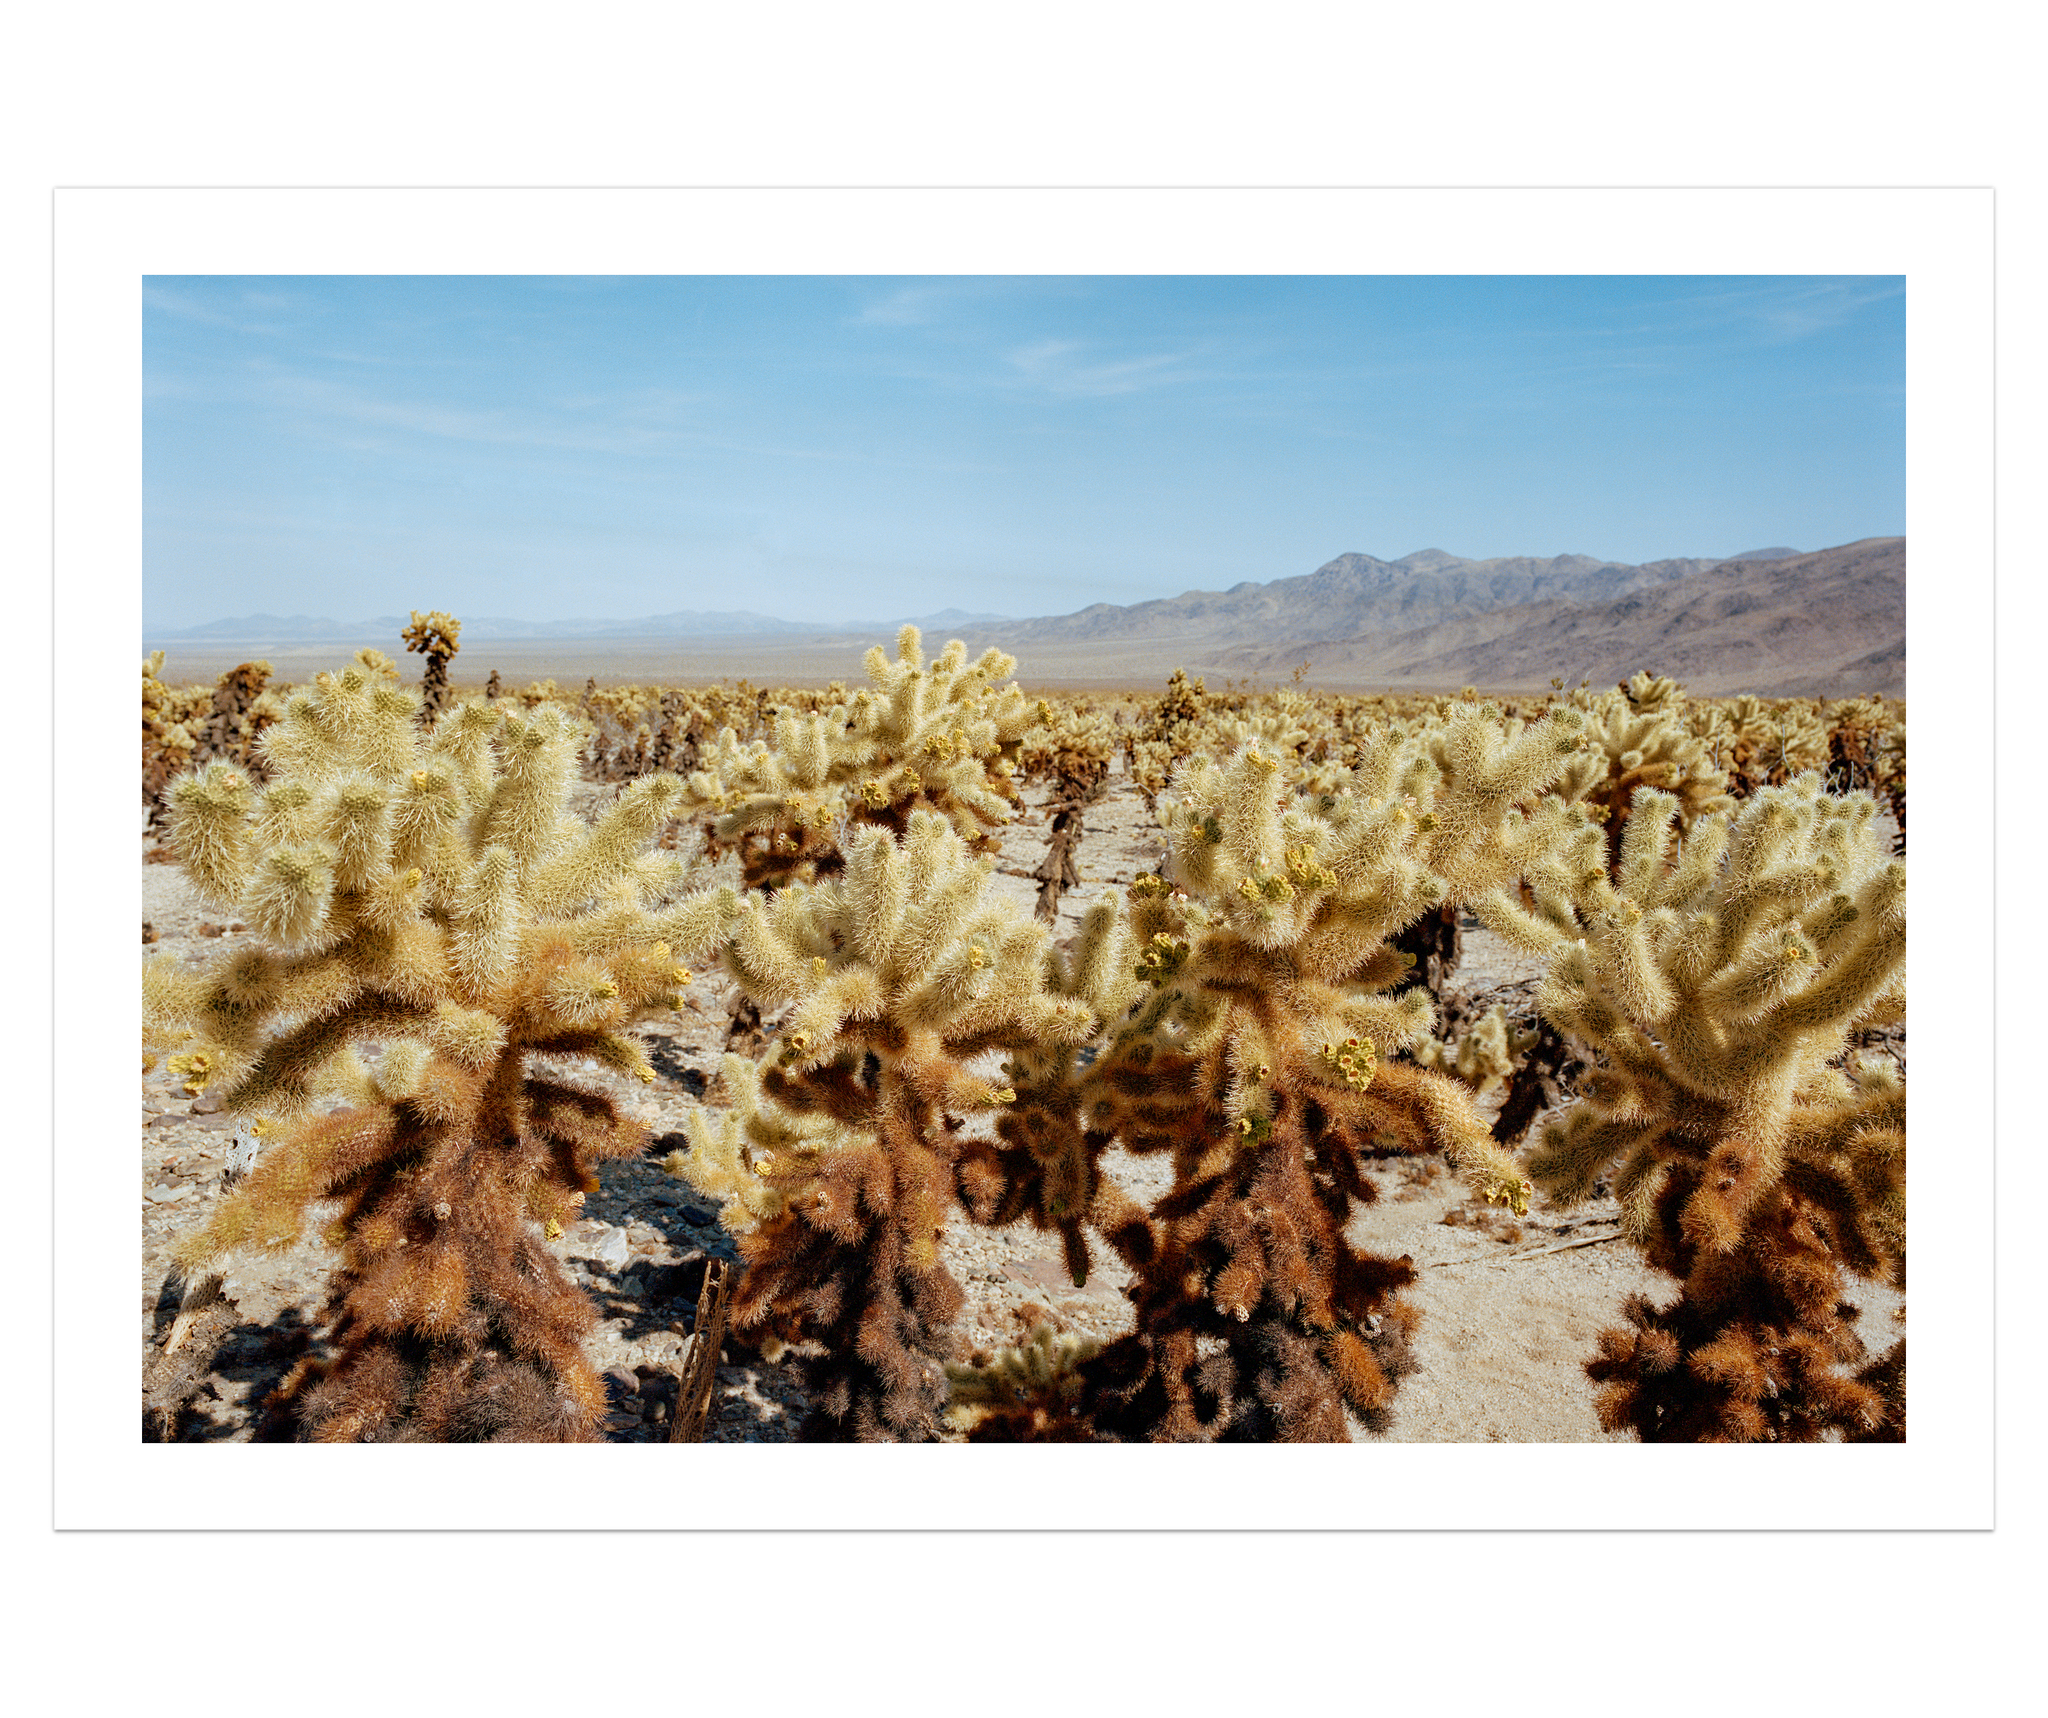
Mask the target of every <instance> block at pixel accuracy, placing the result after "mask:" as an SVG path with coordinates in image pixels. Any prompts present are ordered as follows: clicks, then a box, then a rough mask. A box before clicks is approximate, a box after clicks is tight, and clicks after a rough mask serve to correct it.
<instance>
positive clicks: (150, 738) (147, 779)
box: [142, 650, 197, 828]
mask: <svg viewBox="0 0 2048 1718" xmlns="http://www.w3.org/2000/svg"><path fill="white" fill-rule="evenodd" d="M163 666H164V653H163V652H162V651H161V650H153V651H151V652H150V653H149V656H148V658H147V659H146V660H145V661H144V662H143V664H142V803H143V804H144V805H146V806H148V807H149V823H150V827H151V828H155V827H157V826H158V825H159V824H160V823H161V822H162V820H163V814H164V805H163V791H164V788H165V787H166V786H167V785H168V784H169V783H170V780H171V778H172V777H173V776H175V775H178V774H179V773H181V772H182V771H184V770H185V769H187V768H189V767H190V765H191V762H192V754H193V751H194V749H195V746H196V744H197V742H196V741H195V740H194V739H193V737H192V731H191V725H190V724H191V723H192V722H194V721H196V720H197V717H196V713H195V712H194V711H193V710H192V709H191V703H192V700H191V698H190V697H189V695H188V696H185V697H182V698H181V697H180V695H179V694H178V693H177V692H176V691H174V690H173V689H172V688H171V687H169V686H167V685H165V684H164V682H163V681H162V680H160V679H158V678H157V676H158V675H159V674H161V673H162V672H163Z"/></svg>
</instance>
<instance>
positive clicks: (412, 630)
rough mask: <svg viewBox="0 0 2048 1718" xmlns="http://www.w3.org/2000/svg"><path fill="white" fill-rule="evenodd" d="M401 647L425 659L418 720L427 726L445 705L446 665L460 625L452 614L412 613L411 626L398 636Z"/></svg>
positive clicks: (454, 647)
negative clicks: (425, 669) (402, 640)
mask: <svg viewBox="0 0 2048 1718" xmlns="http://www.w3.org/2000/svg"><path fill="white" fill-rule="evenodd" d="M400 636H402V637H403V638H404V640H405V648H406V649H407V650H409V651H411V650H417V651H419V652H421V654H423V655H424V656H425V657H426V659H427V671H426V674H425V675H424V677H423V678H422V679H421V681H420V720H421V721H422V722H425V723H427V724H429V725H431V724H432V723H433V722H434V721H435V720H436V718H438V717H439V716H440V714H441V706H442V705H444V704H446V703H447V702H448V663H449V661H450V659H451V658H452V657H453V656H454V655H455V653H456V651H457V650H459V649H460V648H461V646H460V645H459V644H458V643H457V642H456V640H457V639H458V638H460V637H461V636H462V622H461V621H459V620H457V619H456V618H455V617H454V616H453V615H452V614H444V613H443V612H442V611H441V610H440V609H431V610H429V611H428V612H427V613H426V614H421V613H420V611H419V610H418V609H414V610H413V611H412V625H410V626H409V627H407V628H406V629H405V631H404V632H403V633H402V634H401V635H400Z"/></svg>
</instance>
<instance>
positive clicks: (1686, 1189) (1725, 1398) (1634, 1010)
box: [1527, 775, 1906, 1442]
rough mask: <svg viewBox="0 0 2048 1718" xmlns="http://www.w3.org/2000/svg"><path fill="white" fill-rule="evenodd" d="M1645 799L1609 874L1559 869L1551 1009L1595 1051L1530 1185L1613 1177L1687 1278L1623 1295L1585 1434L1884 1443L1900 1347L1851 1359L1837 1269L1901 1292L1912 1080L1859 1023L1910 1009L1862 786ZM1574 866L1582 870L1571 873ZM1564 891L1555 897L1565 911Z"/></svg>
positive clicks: (1898, 1394) (1898, 1402)
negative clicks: (1865, 1364) (1594, 1417)
mask: <svg viewBox="0 0 2048 1718" xmlns="http://www.w3.org/2000/svg"><path fill="white" fill-rule="evenodd" d="M1677 812H1678V805H1677V801H1676V800H1675V798H1674V797H1673V796H1671V795H1669V794H1665V793H1662V792H1659V791H1658V790H1655V789H1651V790H1645V791H1644V792H1643V793H1641V794H1639V795H1638V798H1637V808H1636V813H1635V815H1634V816H1633V817H1632V818H1631V819H1630V823H1629V828H1628V833H1627V837H1626V840H1625V841H1624V843H1623V847H1622V853H1621V865H1620V874H1619V876H1618V878H1616V879H1615V880H1614V881H1613V882H1610V881H1609V879H1608V877H1607V875H1606V870H1605V867H1604V866H1603V865H1600V864H1598V863H1597V861H1595V862H1592V863H1589V862H1588V861H1587V859H1586V858H1585V857H1583V856H1582V857H1581V858H1579V859H1578V860H1577V861H1576V862H1573V861H1571V860H1565V861H1562V862H1559V863H1557V864H1556V866H1555V867H1554V873H1555V874H1554V875H1553V876H1552V878H1551V887H1550V888H1549V889H1548V891H1547V893H1546V899H1547V902H1548V904H1549V906H1550V907H1551V908H1552V909H1553V912H1552V916H1551V917H1550V919H1549V920H1548V921H1547V922H1539V921H1538V920H1537V919H1534V918H1532V919H1530V920H1529V921H1528V924H1527V931H1528V940H1529V941H1530V942H1531V943H1532V944H1542V943H1548V944H1549V945H1550V946H1551V947H1552V949H1553V950H1554V953H1553V958H1552V966H1551V971H1550V975H1549V978H1548V980H1547V982H1546V984H1545V988H1544V991H1543V997H1542V1004H1543V1011H1544V1013H1545V1015H1546V1016H1547V1017H1548V1018H1549V1019H1550V1020H1551V1021H1552V1022H1554V1023H1555V1024H1556V1025H1557V1026H1558V1027H1559V1029H1560V1030H1562V1031H1564V1032H1565V1033H1567V1034H1569V1035H1570V1036H1572V1037H1573V1038H1574V1039H1576V1040H1577V1041H1578V1042H1580V1043H1582V1044H1584V1045H1586V1046H1587V1047H1588V1055H1589V1059H1590V1060H1591V1061H1592V1063H1593V1065H1594V1072H1593V1073H1592V1074H1591V1075H1590V1076H1589V1078H1588V1079H1587V1080H1586V1082H1585V1084H1584V1086H1583V1089H1582V1091H1581V1093H1580V1097H1579V1101H1578V1102H1577V1103H1576V1104H1575V1105H1574V1106H1573V1107H1572V1108H1571V1109H1569V1110H1568V1111H1567V1112H1566V1113H1565V1115H1564V1116H1563V1117H1562V1118H1561V1119H1559V1120H1558V1121H1556V1122H1553V1123H1552V1124H1550V1125H1549V1126H1547V1127H1546V1128H1545V1129H1544V1130H1543V1135H1542V1139H1541V1142H1540V1144H1538V1145H1537V1146H1536V1147H1535V1148H1534V1149H1533V1150H1532V1151H1531V1153H1530V1154H1529V1157H1528V1159H1527V1162H1528V1168H1529V1173H1530V1175H1531V1177H1532V1178H1533V1179H1534V1180H1535V1181H1536V1183H1537V1185H1538V1186H1540V1187H1541V1188H1542V1189H1543V1190H1544V1192H1545V1193H1546V1194H1547V1195H1548V1196H1549V1197H1550V1198H1551V1199H1553V1200H1554V1201H1556V1202H1558V1203H1560V1204H1570V1203H1572V1202H1574V1201H1577V1200H1579V1199H1582V1198H1584V1197H1585V1196H1586V1194H1587V1193H1589V1192H1590V1191H1591V1190H1592V1189H1593V1188H1594V1186H1595V1185H1596V1184H1597V1183H1598V1182H1600V1181H1601V1179H1602V1178H1606V1179H1608V1180H1610V1181H1611V1184H1612V1187H1613V1190H1614V1193H1615V1195H1616V1197H1617V1198H1618V1199H1619V1200H1620V1201H1621V1205H1622V1211H1623V1218H1624V1224H1625V1228H1626V1232H1627V1233H1628V1234H1629V1235H1630V1236H1631V1237H1632V1238H1633V1239H1634V1240H1635V1241H1636V1242H1637V1244H1638V1245H1639V1246H1640V1247H1641V1248H1642V1250H1643V1252H1644V1255H1645V1256H1646V1257H1647V1258H1648V1259H1649V1261H1650V1262H1651V1263H1652V1264H1653V1265H1655V1266H1657V1267H1658V1268H1659V1269H1661V1270H1663V1271H1667V1272H1669V1273H1670V1274H1671V1275H1672V1276H1673V1277H1675V1278H1677V1279H1678V1280H1679V1281H1680V1283H1681V1284H1682V1285H1683V1292H1682V1293H1681V1294H1680V1296H1679V1298H1678V1300H1677V1301H1676V1302H1675V1304H1673V1305H1672V1306H1671V1307H1669V1308H1668V1309H1661V1310H1660V1309H1659V1308H1658V1307H1656V1306H1655V1305H1654V1304H1652V1303H1651V1302H1650V1301H1649V1300H1647V1299H1643V1298H1637V1299H1635V1300H1632V1301H1631V1302H1630V1303H1629V1304H1628V1305H1627V1307H1626V1308H1625V1309H1624V1311H1625V1315H1626V1321H1627V1322H1626V1324H1625V1325H1624V1326H1618V1327H1616V1328H1614V1329H1611V1330H1609V1331H1607V1332H1605V1333H1604V1334H1603V1335H1602V1337H1601V1339H1600V1353H1599V1356H1598V1357H1597V1358H1596V1359H1595V1360H1594V1361H1593V1362H1591V1363H1590V1365H1589V1367H1588V1371H1589V1372H1590V1373H1591V1374H1592V1376H1593V1378H1594V1379H1595V1380H1596V1381H1597V1382H1599V1383H1600V1384H1601V1386H1602V1388H1601V1391H1600V1394H1599V1398H1598V1405H1599V1412H1600V1418H1601V1423H1602V1424H1603V1425H1605V1426H1606V1427H1607V1428H1608V1429H1610V1430H1619V1429H1624V1428H1626V1429H1630V1430H1633V1431H1634V1432H1635V1433H1636V1434H1637V1436H1639V1437H1641V1438H1643V1439H1645V1440H1648V1441H1676V1440H1708V1441H1737V1442H1754V1441H1759V1440H1788V1441H1810V1440H1813V1439H1816V1438H1820V1437H1823V1436H1826V1435H1829V1434H1840V1435H1845V1436H1848V1437H1852V1438H1868V1437H1877V1436H1886V1435H1902V1433H1903V1423H1902V1419H1901V1417H1900V1416H1901V1415H1902V1414H1903V1406H1902V1404H1903V1382H1904V1348H1903V1344H1900V1345H1899V1346H1898V1347H1897V1349H1896V1350H1895V1352H1894V1353H1892V1354H1890V1355H1888V1356H1886V1357H1885V1358H1884V1359H1883V1360H1881V1361H1880V1362H1878V1363H1877V1365H1876V1367H1875V1368H1866V1369H1865V1370H1864V1371H1863V1372H1861V1373H1853V1372H1851V1371H1850V1370H1849V1368H1851V1367H1853V1366H1854V1365H1855V1364H1856V1363H1857V1362H1858V1361H1859V1360H1861V1359H1863V1358H1864V1354H1863V1345H1862V1343H1861V1341H1860V1339H1859V1338H1858V1337H1857V1335H1856V1333H1855V1331H1854V1329H1853V1328H1852V1323H1851V1320H1852V1318H1853V1316H1854V1314H1855V1310H1856V1309H1855V1308H1854V1307H1853V1306H1850V1305H1849V1304H1848V1303H1847V1302H1846V1301H1845V1300H1844V1299H1843V1295H1844V1291H1845V1288H1846V1286H1847V1283H1848V1281H1849V1279H1851V1278H1859V1277H1860V1278H1866V1279H1877V1280H1885V1281H1889V1282H1892V1283H1894V1284H1895V1285H1896V1286H1898V1287H1900V1288H1903V1287H1904V1283H1905V1091H1904V1084H1903V1081H1902V1079H1901V1078H1900V1076H1899V1074H1898V1072H1897V1070H1896V1069H1895V1068H1894V1066H1893V1065H1892V1064H1891V1063H1890V1062H1889V1061H1886V1060H1884V1059H1881V1058H1863V1059H1854V1060H1852V1059H1850V1058H1849V1057H1848V1055H1847V1050H1848V1043H1849V1038H1850V1035H1851V1033H1852V1032H1854V1031H1855V1030H1856V1029H1858V1028H1859V1027H1864V1026H1868V1025H1871V1024H1874V1023H1882V1022H1883V1021H1885V1020H1888V1019H1895V1018H1898V1017H1900V1016H1901V1015H1902V1013H1903V1009H1904V1006H1905V968H1904V961H1905V946H1906V926H1905V871H1904V867H1903V866H1901V865H1900V864H1898V863H1897V862H1896V861H1894V860H1892V859H1891V858H1890V857H1889V856H1888V855H1887V854H1886V853H1885V852H1884V850H1883V847H1882V845H1881V843H1879V842H1878V841H1877V839H1876V838H1875V832H1874V827H1873V825H1874V819H1875V817H1876V812H1877V807H1876V804H1875V802H1874V801H1872V800H1871V799H1870V798H1869V797H1868V796H1867V795H1862V794H1857V795H1852V796H1849V797H1847V798H1841V799H1837V798H1832V797H1830V796H1828V795H1827V794H1826V793H1824V792H1823V791H1822V788H1821V782H1820V778H1819V777H1818V776H1817V775H1806V776H1801V777H1799V778H1797V779H1796V780H1795V781H1794V782H1792V783H1790V784H1788V785H1786V786H1784V787H1776V788H1766V789H1763V790H1761V791H1760V792H1759V793H1758V794H1757V795H1756V796H1755V797H1754V798H1752V799H1751V800H1749V801H1748V802H1747V803H1746V804H1745V805H1744V806H1743V807H1742V808H1741V810H1740V811H1739V812H1737V813H1735V814H1733V815H1732V816H1731V815H1730V814H1727V813H1721V812H1716V813H1711V814H1709V815H1708V816H1707V817H1706V818H1704V819H1702V820H1701V821H1700V823H1699V824H1697V825H1696V826H1695V828H1694V830H1693V832H1692V834H1691V835H1690V837H1688V838H1687V839H1686V841H1685V843H1684V846H1683V851H1682V853H1681V851H1680V848H1679V845H1678V842H1677V838H1676V830H1675V828H1674V824H1675V822H1676V818H1677ZM1574 870H1576V875H1572V874H1571V873H1572V872H1573V871H1574ZM1567 897H1569V898H1570V905H1569V907H1568V908H1566V910H1563V911H1557V910H1556V909H1558V908H1560V907H1563V906H1564V904H1565V902H1566V900H1567Z"/></svg>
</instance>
